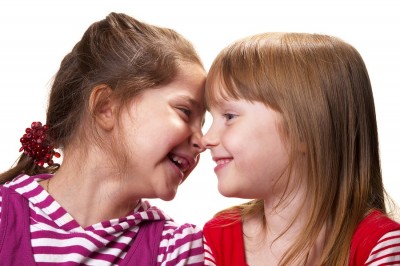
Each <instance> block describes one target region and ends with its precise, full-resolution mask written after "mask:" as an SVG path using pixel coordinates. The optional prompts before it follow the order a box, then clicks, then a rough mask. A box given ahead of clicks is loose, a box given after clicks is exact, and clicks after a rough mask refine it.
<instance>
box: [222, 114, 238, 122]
mask: <svg viewBox="0 0 400 266" xmlns="http://www.w3.org/2000/svg"><path fill="white" fill-rule="evenodd" d="M222 116H223V117H224V118H225V120H226V121H230V120H232V119H234V118H236V117H237V115H234V114H230V113H225V114H223V115H222Z"/></svg>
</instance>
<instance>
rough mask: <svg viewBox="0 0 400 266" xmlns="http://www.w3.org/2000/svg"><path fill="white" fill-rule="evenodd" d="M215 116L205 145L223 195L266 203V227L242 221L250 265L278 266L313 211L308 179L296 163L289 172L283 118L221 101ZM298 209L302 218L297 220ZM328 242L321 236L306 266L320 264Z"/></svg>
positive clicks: (256, 219)
mask: <svg viewBox="0 0 400 266" xmlns="http://www.w3.org/2000/svg"><path fill="white" fill-rule="evenodd" d="M210 113H211V115H212V117H213V122H212V124H211V127H210V128H209V130H208V131H207V133H206V134H205V135H204V136H203V140H202V142H203V145H204V146H205V147H206V148H207V149H209V150H210V151H211V155H212V158H213V160H214V161H215V162H216V164H217V166H216V167H215V168H214V171H215V173H216V175H217V177H218V190H219V192H220V193H221V194H222V195H224V196H227V197H238V198H245V199H262V200H263V201H264V214H263V215H264V217H265V219H266V221H267V223H266V228H264V227H263V225H262V220H263V218H262V216H261V215H256V216H250V217H247V218H246V220H244V222H243V235H244V245H245V247H246V249H245V254H246V260H247V263H248V264H249V265H252V266H254V265H255V266H257V265H265V262H266V261H268V265H278V263H279V260H280V259H281V258H282V256H283V255H284V254H285V253H286V251H287V249H288V248H289V247H290V246H291V245H292V244H293V239H295V237H296V236H297V235H298V234H301V233H302V228H303V226H304V224H305V223H306V222H307V215H306V214H307V210H305V209H301V208H302V203H304V202H306V204H305V206H310V205H309V204H308V203H307V199H308V197H307V196H306V192H305V191H306V189H305V184H304V183H303V182H302V180H304V179H305V178H303V176H302V175H300V174H299V171H296V169H299V168H298V167H297V165H296V164H295V165H294V169H292V172H291V173H290V175H289V174H288V171H287V166H288V164H289V150H288V145H287V143H286V142H285V136H284V134H283V130H282V127H281V121H282V116H281V114H280V113H278V112H276V111H274V110H273V109H271V108H269V107H268V106H266V105H265V104H263V103H261V102H249V101H246V100H235V99H228V100H227V99H223V98H222V97H220V98H219V99H218V101H217V103H216V104H215V105H214V106H211V107H210ZM300 146H301V145H300ZM301 149H302V150H299V151H298V152H299V158H300V157H304V156H305V150H304V147H302V148H301ZM288 181H289V182H288ZM286 184H287V190H285V188H286ZM284 193H286V194H284ZM288 193H289V194H288ZM283 195H286V196H285V197H284V198H283ZM282 198H283V201H282ZM298 210H301V211H300V215H299V216H296V213H297V211H298ZM294 218H295V219H294ZM293 219H294V222H293V223H292V224H291V223H290V222H291V221H292V220H293ZM323 231H324V230H323ZM282 233H284V234H283V235H282ZM323 242H324V238H323V232H321V234H320V237H319V238H318V239H317V241H316V244H315V247H313V250H312V251H311V253H310V254H309V257H308V263H307V265H314V264H315V263H316V262H317V260H318V258H319V257H320V254H321V251H322V247H323ZM299 263H300V262H299Z"/></svg>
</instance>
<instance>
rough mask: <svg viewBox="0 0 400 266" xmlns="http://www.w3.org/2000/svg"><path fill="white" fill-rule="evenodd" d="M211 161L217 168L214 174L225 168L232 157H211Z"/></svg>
mask: <svg viewBox="0 0 400 266" xmlns="http://www.w3.org/2000/svg"><path fill="white" fill-rule="evenodd" d="M212 159H213V161H214V162H216V163H217V166H216V167H215V168H214V172H215V173H216V172H218V171H220V170H221V169H223V168H225V167H226V166H227V165H228V164H229V163H230V162H231V161H232V160H233V157H213V158H212Z"/></svg>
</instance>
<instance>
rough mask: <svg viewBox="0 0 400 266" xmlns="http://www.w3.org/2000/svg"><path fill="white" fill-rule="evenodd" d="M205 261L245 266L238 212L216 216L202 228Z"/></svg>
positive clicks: (222, 213)
mask: <svg viewBox="0 0 400 266" xmlns="http://www.w3.org/2000/svg"><path fill="white" fill-rule="evenodd" d="M203 233H204V242H205V247H206V259H208V260H209V261H210V262H212V263H215V264H217V265H246V264H245V261H246V260H245V254H244V243H243V230H242V221H241V217H240V212H239V211H236V210H235V211H228V212H225V211H224V212H221V213H219V214H217V215H216V216H215V217H214V218H212V219H211V220H209V221H208V222H206V223H205V225H204V228H203Z"/></svg>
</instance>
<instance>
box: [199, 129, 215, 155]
mask: <svg viewBox="0 0 400 266" xmlns="http://www.w3.org/2000/svg"><path fill="white" fill-rule="evenodd" d="M201 142H202V145H203V147H204V148H205V149H211V148H212V147H214V146H217V145H218V138H217V134H216V132H215V130H213V126H212V125H211V127H210V128H209V129H208V131H207V133H206V134H205V135H204V136H203V138H202V139H201Z"/></svg>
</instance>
